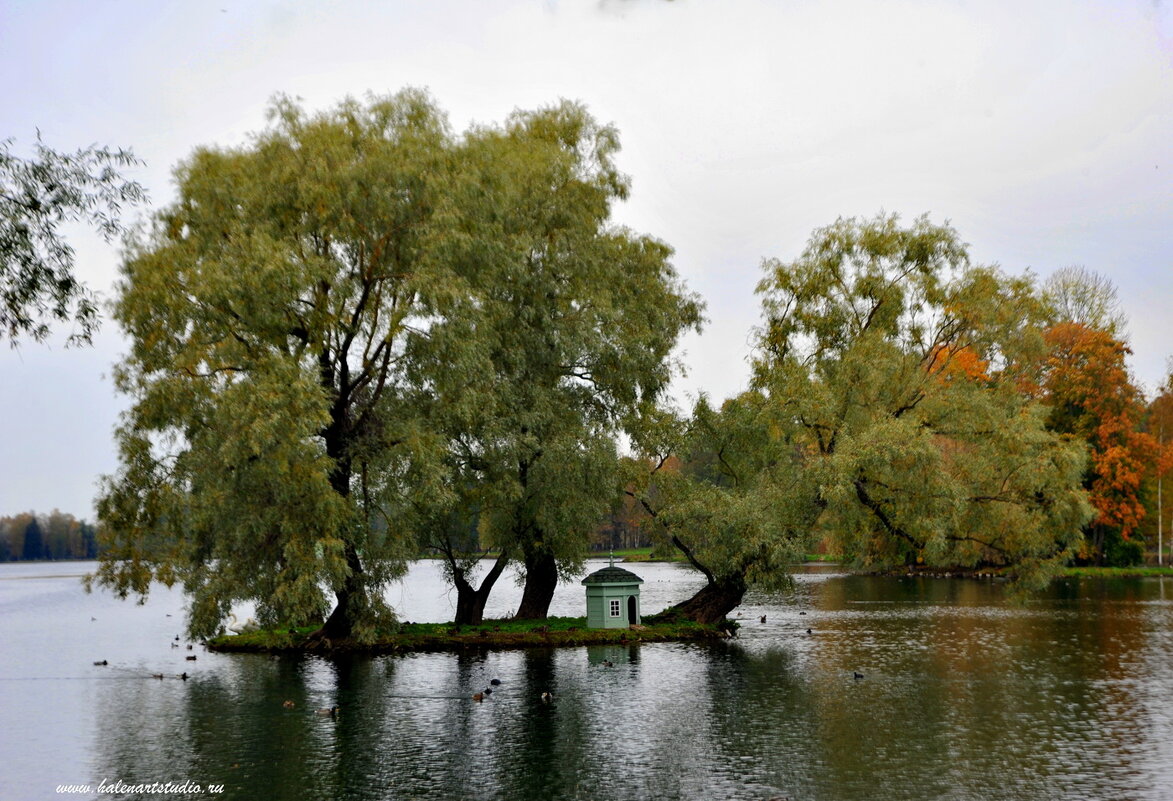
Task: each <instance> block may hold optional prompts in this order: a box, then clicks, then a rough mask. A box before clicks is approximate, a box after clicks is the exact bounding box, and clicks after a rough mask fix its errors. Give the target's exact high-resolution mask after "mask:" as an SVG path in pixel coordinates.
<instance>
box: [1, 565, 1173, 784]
mask: <svg viewBox="0 0 1173 801" xmlns="http://www.w3.org/2000/svg"><path fill="white" fill-rule="evenodd" d="M602 564H603V563H600V562H595V563H592V564H590V565H589V566H588V570H594V569H597V568H598V567H600V566H602ZM628 567H631V568H633V569H634V570H635V572H637V573H638V574H640V575H641V576H642V577H643V578H644V579H645V581H646V583H645V584H644V586H643V609H644V612H645V613H650V612H654V611H658V610H659V609H661V608H663V607H664V606H666V605H668V604H669V603H672V602H674V601H677V600H680V599H682V598H685V597H687V596H688V595H689V594H691V592H692V591H693V590H694V589H695V588H696V587H698V586H699V582H698V580H697V577H696V575H695V574H694V573H692V572H691V571H689V570H687V569H686V568H684V567H682V566H678V565H675V564H638V565H628ZM92 569H93V564H90V563H57V564H31V565H29V564H16V565H0V627H2V631H3V634H4V638H3V640H4V641H3V648H2V651H0V654H2V656H0V715H2V723H3V734H2V735H0V798H2V799H10V800H13V801H24V799H46V798H79V799H82V798H154V799H158V798H207V797H218V798H232V799H299V800H300V799H327V798H346V799H502V801H505V800H508V801H513V800H514V799H534V800H535V801H537V800H538V799H542V800H543V801H544V800H545V799H607V800H608V801H610V800H612V799H614V800H615V801H621V800H622V799H656V800H657V801H658V800H659V799H698V800H700V799H763V800H764V799H769V798H775V797H781V798H787V799H790V800H791V801H803V800H805V799H825V800H826V801H854V800H855V799H868V800H869V801H890V800H893V799H974V800H975V801H978V800H979V799H980V801H991V799H1013V800H1015V801H1022V800H1031V799H1167V798H1173V580H1168V579H1129V580H1066V581H1063V582H1061V583H1058V584H1056V585H1055V586H1054V587H1052V589H1051V590H1049V591H1048V592H1047V593H1045V594H1043V595H1040V596H1036V597H1035V598H1033V599H1031V600H1030V601H1029V602H1027V603H1025V604H1014V603H1011V602H1008V601H1007V599H1006V598H1005V597H1004V594H1003V590H1002V587H1001V586H1000V585H999V584H996V583H994V582H988V581H987V582H983V581H973V580H948V579H938V580H934V579H892V578H867V577H858V576H850V575H845V574H841V573H837V572H835V571H834V570H827V569H809V570H807V571H806V572H803V573H801V574H800V575H798V576H797V578H796V582H795V587H794V589H793V591H791V592H788V593H782V594H778V595H769V596H767V595H753V596H750V597H748V598H747V599H746V603H745V605H744V606H742V607H741V609H740V610H738V611H739V613H740V614H741V617H742V622H743V628H742V630H741V634H740V636H739V638H738V639H736V640H733V641H730V642H728V643H721V644H718V645H703V646H702V645H691V644H690V645H685V644H656V645H642V646H632V647H630V648H628V647H606V648H602V647H599V648H567V649H557V650H526V651H498V652H485V653H482V654H467V655H457V654H417V655H411V656H388V657H374V658H348V659H340V660H326V659H321V658H316V657H306V658H284V657H283V658H270V657H266V656H256V655H221V654H213V653H209V652H206V651H204V650H203V648H201V647H200V646H199V645H195V646H194V649H193V650H191V651H188V650H187V649H186V647H185V645H186V640H184V639H182V632H183V602H184V601H183V597H182V595H181V594H180V593H179V592H177V591H168V590H166V589H163V588H158V589H157V591H155V592H154V593H153V594H152V595H151V598H150V600H149V601H148V603H147V604H146V605H144V606H136V605H135V604H134V603H133V602H122V601H118V600H116V599H114V598H113V597H111V596H110V595H109V594H107V593H102V592H95V593H94V594H93V595H86V594H84V592H83V591H82V589H81V585H80V576H81V575H83V574H84V573H85V572H87V571H88V570H92ZM388 598H389V600H390V601H391V602H392V603H393V604H394V605H395V606H396V607H397V608H398V609H399V610H400V613H401V615H402V616H403V618H405V619H409V620H417V621H442V620H448V619H451V615H452V608H453V600H454V598H453V597H452V596H451V595H450V594H449V593H448V591H447V589H446V587H445V585H444V583H443V581H442V580H441V578H440V575H439V571H438V565H437V564H436V563H433V562H421V563H418V564H416V565H415V566H414V567H413V568H412V571H411V573H410V574H409V576H408V578H407V579H406V581H405V582H404V583H403V584H401V585H396V586H395V587H394V588H392V590H391V591H390V592H389V593H388ZM519 598H520V590H519V589H518V588H517V587H516V586H515V585H514V584H513V583H512V582H510V581H508V580H506V579H504V578H503V579H502V581H501V582H499V585H498V589H497V591H496V592H495V594H494V597H493V598H492V599H491V601H490V609H489V610H488V614H489V615H498V616H499V615H504V614H506V613H508V612H509V611H510V610H511V608H513V607H514V606H515V605H516V603H517V601H518V600H519ZM584 606H585V604H584V602H583V589H582V587H581V586H580V585H578V584H577V583H574V584H567V585H563V586H562V587H561V588H560V590H559V594H558V595H557V597H556V599H555V604H554V607H553V609H552V610H551V612H552V613H553V614H569V615H581V614H584V612H583V609H584ZM248 611H249V610H247V609H242V610H239V611H238V615H240V616H241V617H242V618H243V617H244V616H245V615H247V613H248ZM762 615H765V616H766V622H765V623H761V622H760V617H761V616H762ZM808 628H810V629H811V632H812V633H811V634H807V631H806V630H807V629H808ZM177 635H180V636H181V639H180V643H179V645H180V647H178V648H173V647H172V643H173V642H174V638H175V637H176V636H177ZM188 656H196V657H197V659H196V660H195V661H189V660H188V659H187V657H188ZM97 660H107V661H108V662H109V664H108V665H106V666H95V665H94V664H93V663H94V662H95V661H97ZM604 660H608V661H611V662H613V663H614V667H605V666H603V662H604ZM185 671H186V672H187V673H188V674H189V676H190V678H189V679H188V680H187V681H181V680H179V679H178V678H175V676H176V675H177V674H179V673H182V672H185ZM857 671H858V672H859V673H862V674H863V678H855V677H854V673H855V672H857ZM155 673H163V674H166V675H167V678H165V679H162V680H159V679H154V678H152V677H151V676H152V674H155ZM494 678H497V679H500V681H501V684H500V686H499V687H497V688H496V689H497V691H496V692H495V693H493V695H492V696H491V697H489V698H487V699H486V700H485V701H484V703H476V702H475V701H473V700H472V698H471V696H472V694H473V693H475V692H478V691H480V690H482V689H484V688H485V687H487V686H489V681H490V680H491V679H494ZM543 691H549V692H551V693H553V695H554V699H555V700H554V703H552V704H543V703H542V702H541V700H540V695H541V693H542V692H543ZM287 700H288V701H292V702H293V703H294V706H293V708H292V709H290V708H286V706H284V704H283V702H285V701H287ZM335 705H337V706H338V707H340V708H341V712H340V713H339V715H338V717H337V718H329V717H324V716H318V715H315V714H314V710H315V709H317V708H320V707H330V706H335ZM102 781H105V782H106V783H107V785H109V784H113V783H116V782H122V783H123V787H126V786H130V785H135V784H140V783H150V782H173V783H175V784H180V783H182V782H190V783H192V784H198V785H201V786H203V787H207V786H208V785H214V784H222V785H223V792H222V793H219V794H217V795H215V796H212V795H211V794H210V793H207V792H203V793H197V792H195V791H194V790H193V789H192V788H191V787H190V785H189V788H188V791H187V792H183V793H174V794H171V795H161V794H149V793H146V792H139V793H135V792H130V793H119V792H114V793H105V794H101V793H99V792H98V786H99V782H102ZM67 784H71V785H83V784H92V785H93V788H92V789H91V790H90V791H89V792H78V793H71V794H64V793H58V791H57V788H58V786H59V785H67Z"/></svg>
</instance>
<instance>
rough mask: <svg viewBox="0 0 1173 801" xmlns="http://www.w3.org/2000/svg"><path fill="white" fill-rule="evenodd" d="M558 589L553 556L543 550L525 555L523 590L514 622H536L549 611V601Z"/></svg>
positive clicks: (555, 564) (556, 564) (528, 552)
mask: <svg viewBox="0 0 1173 801" xmlns="http://www.w3.org/2000/svg"><path fill="white" fill-rule="evenodd" d="M557 587H558V563H557V562H556V561H555V560H554V554H552V553H550V552H549V551H548V550H547V549H545V548H538V549H535V550H534V551H528V550H527V553H526V555H525V590H524V591H523V592H522V594H521V605H520V606H519V607H517V614H516V615H514V616H513V617H514V619H515V620H538V619H541V618H545V617H546V616H547V615H548V614H549V611H550V601H552V600H553V598H554V590H555V589H557Z"/></svg>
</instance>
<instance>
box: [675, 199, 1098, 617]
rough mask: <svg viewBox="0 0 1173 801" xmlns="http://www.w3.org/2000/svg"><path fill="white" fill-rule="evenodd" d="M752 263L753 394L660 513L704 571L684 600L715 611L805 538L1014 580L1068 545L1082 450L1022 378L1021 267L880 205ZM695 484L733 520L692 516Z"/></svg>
mask: <svg viewBox="0 0 1173 801" xmlns="http://www.w3.org/2000/svg"><path fill="white" fill-rule="evenodd" d="M765 269H766V278H765V279H764V280H763V281H762V283H761V284H760V286H759V292H760V293H761V295H762V297H763V305H764V310H765V318H766V319H765V325H764V326H763V328H762V329H761V331H760V338H759V341H758V353H757V357H756V359H755V363H754V379H753V381H754V388H753V391H752V392H751V393H749V394H748V395H747V396H745V397H744V398H742V399H740V400H739V401H738V403H737V404H736V407H735V408H734V409H726V410H723V415H722V417H725V418H730V417H732V420H726V421H724V422H722V423H721V426H720V427H718V428H716V429H715V430H717V431H718V432H720V431H722V430H724V432H725V433H723V434H722V436H721V438H720V439H718V440H716V442H717V443H718V444H719V447H716V448H712V447H710V450H713V451H714V452H715V453H716V454H717V456H718V457H719V458H715V459H714V460H713V467H712V469H711V470H710V471H709V473H710V474H709V475H704V474H701V475H698V476H696V477H694V478H692V479H691V480H690V481H689V482H688V483H686V484H685V485H684V486H683V487H682V488H680V489H678V491H677V497H678V498H679V499H680V500H679V501H677V503H676V504H675V505H674V506H673V505H667V506H665V508H664V510H663V511H662V512H661V514H660V515H659V517H662V518H664V520H665V525H666V527H667V531H668V533H669V534H670V535H671V536H673V537H675V538H676V539H678V540H679V541H680V542H679V545H681V546H683V547H684V548H687V553H689V554H691V556H690V558H691V559H692V560H693V562H694V564H698V565H701V566H703V567H704V571H705V575H706V576H707V577H708V579H709V581H708V585H707V586H706V587H705V588H704V589H702V590H701V593H700V594H699V595H698V596H697V599H693V600H692V601H690V602H686V603H685V604H684V605H682V607H683V610H684V611H685V612H686V613H689V614H690V615H691V616H694V617H697V618H698V619H706V620H715V619H720V617H723V616H724V614H725V612H727V611H728V610H729V609H732V608H733V607H734V606H736V604H737V603H739V602H740V600H741V596H742V593H743V592H744V588H745V586H746V584H747V579H753V577H754V576H755V574H761V575H764V576H766V577H769V576H770V575H771V574H772V573H774V572H776V571H777V569H778V567H777V565H778V561H779V560H778V555H779V554H780V553H784V552H785V550H786V549H787V548H790V549H793V548H794V547H795V546H797V545H798V544H801V543H802V542H804V541H809V540H810V538H813V537H815V536H818V537H824V536H825V537H828V538H829V539H830V540H831V542H832V543H833V545H834V546H835V547H836V548H837V549H838V550H839V551H840V552H841V553H843V554H844V555H846V556H848V557H850V558H853V559H854V560H856V562H857V563H858V564H859V565H861V566H863V567H870V568H877V569H883V568H890V567H893V566H900V565H916V564H926V565H948V566H974V565H977V564H991V565H1000V566H1006V567H1009V568H1012V569H1014V570H1015V571H1017V572H1018V574H1019V576H1020V578H1021V579H1022V580H1024V581H1026V582H1038V581H1042V580H1045V578H1046V577H1047V576H1048V575H1049V574H1050V573H1051V572H1053V570H1054V569H1055V568H1056V567H1057V566H1059V565H1061V564H1063V563H1065V562H1066V560H1067V559H1069V558H1070V556H1071V555H1072V553H1073V551H1074V549H1075V548H1076V547H1077V546H1078V545H1079V543H1080V541H1081V533H1080V528H1081V526H1082V525H1083V523H1084V522H1086V521H1087V519H1088V518H1089V517H1090V514H1091V510H1090V507H1089V505H1088V501H1087V497H1086V494H1085V493H1084V492H1083V490H1082V489H1081V474H1082V470H1083V465H1084V462H1085V455H1084V452H1083V448H1082V446H1081V444H1080V443H1078V442H1073V441H1070V440H1069V439H1066V438H1063V437H1061V436H1060V435H1058V434H1055V433H1053V432H1050V431H1048V430H1047V428H1046V426H1045V422H1046V416H1047V409H1046V408H1045V407H1044V406H1042V405H1041V404H1040V403H1039V402H1038V401H1037V400H1035V399H1034V396H1033V394H1032V393H1029V392H1023V391H1022V390H1023V389H1024V387H1026V386H1028V385H1029V384H1030V382H1031V381H1032V380H1033V379H1037V376H1038V369H1039V365H1040V364H1041V360H1042V356H1043V354H1044V343H1043V339H1042V326H1043V322H1044V316H1045V315H1044V312H1045V308H1044V306H1043V304H1042V303H1041V301H1040V300H1039V298H1038V293H1037V292H1036V291H1035V289H1034V287H1033V285H1032V282H1031V281H1030V279H1029V278H1011V277H1007V276H1005V275H1003V274H1001V273H1000V272H999V271H998V270H996V269H993V268H988V267H981V266H975V265H971V264H970V262H969V259H968V254H967V251H966V248H965V246H964V244H963V243H961V242H960V240H959V239H958V236H957V233H956V232H955V231H954V230H953V229H952V228H950V227H949V226H939V225H934V224H932V223H931V222H929V221H928V220H927V219H926V218H920V219H918V220H916V221H915V222H914V223H913V224H912V225H911V226H908V227H904V226H901V225H900V224H899V221H898V220H897V218H895V217H892V216H883V215H881V216H879V217H877V218H875V219H872V220H864V221H859V220H854V219H848V220H839V221H838V222H836V223H835V224H833V225H831V226H828V227H826V228H823V229H820V230H818V231H816V232H815V233H814V234H813V235H812V237H811V239H810V241H809V243H808V244H807V247H806V249H805V250H804V252H803V253H802V255H801V256H800V257H799V258H798V259H796V260H794V261H791V262H782V261H778V260H770V261H767V262H766V263H765ZM734 413H735V414H734ZM719 422H720V421H719ZM710 427H712V426H710ZM745 431H749V432H755V431H756V434H754V435H746V434H745V433H739V432H745ZM743 488H744V489H743ZM747 490H752V492H750V491H747ZM705 495H708V496H712V497H716V498H717V499H718V500H719V501H720V502H721V503H725V504H730V505H731V506H733V508H737V509H742V510H743V511H741V512H740V513H739V516H740V518H741V519H742V520H744V521H746V523H745V524H743V525H742V526H740V530H736V529H734V528H733V527H731V526H729V525H724V529H725V530H722V529H721V526H722V525H723V524H722V523H721V521H720V519H715V520H713V521H712V522H711V523H707V524H706V526H704V527H699V528H697V527H696V526H695V523H693V521H700V522H705V521H706V520H709V518H708V517H706V514H707V513H706V512H705V505H704V503H698V502H696V501H694V500H693V498H695V497H700V498H702V499H703V497H704V496H705ZM755 495H756V496H757V497H758V499H759V502H760V504H761V506H762V509H763V512H762V513H761V514H759V515H758V516H757V517H756V518H755V517H754V516H753V515H752V514H750V512H749V511H746V504H748V503H751V502H752V498H753V497H754V496H755ZM771 518H772V519H773V522H771ZM693 529H695V531H694V530H693ZM699 535H703V536H699ZM702 601H703V603H701V602H702Z"/></svg>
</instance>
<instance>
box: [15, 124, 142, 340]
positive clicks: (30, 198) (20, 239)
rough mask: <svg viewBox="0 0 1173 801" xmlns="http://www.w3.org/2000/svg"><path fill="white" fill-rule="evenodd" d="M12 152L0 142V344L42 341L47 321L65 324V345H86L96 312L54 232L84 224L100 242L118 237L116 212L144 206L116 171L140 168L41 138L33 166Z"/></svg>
mask: <svg viewBox="0 0 1173 801" xmlns="http://www.w3.org/2000/svg"><path fill="white" fill-rule="evenodd" d="M11 145H12V140H11V139H5V140H0V337H6V338H7V339H8V340H9V341H10V342H11V343H16V341H17V340H18V339H19V337H20V336H21V335H22V334H25V335H29V336H31V337H32V338H33V339H34V340H37V341H41V340H44V339H45V338H46V337H47V336H48V335H49V324H48V322H47V320H48V319H50V318H52V319H55V320H58V321H66V320H72V321H73V323H74V324H75V326H76V328H75V330H74V332H73V333H72V334H70V336H69V340H68V341H69V342H71V343H75V344H76V343H83V344H88V343H89V341H90V339H91V337H92V336H93V332H94V331H95V330H96V329H97V327H98V307H97V303H96V302H95V298H94V296H93V294H92V293H91V292H90V291H89V289H87V288H86V285H85V284H84V283H83V282H82V281H81V280H79V279H78V277H77V276H76V274H75V270H74V252H73V248H72V247H71V246H70V244H69V242H68V241H66V240H65V238H64V237H62V235H61V228H62V227H64V226H65V225H67V224H69V223H74V222H83V223H86V224H87V225H89V226H91V227H92V228H94V229H95V230H97V231H98V233H100V234H101V235H102V237H103V238H104V239H105V240H106V241H107V242H109V241H112V240H113V239H115V238H116V237H117V236H118V235H119V234H121V233H122V232H123V226H122V221H121V215H122V208H123V207H124V206H128V205H136V204H139V203H142V202H143V201H144V200H145V199H146V192H145V191H144V190H143V187H142V186H141V185H140V184H139V183H138V182H136V181H132V180H128V179H126V178H123V177H122V176H121V175H120V174H119V170H120V169H126V168H131V167H135V166H138V165H140V164H141V162H140V161H139V160H138V159H137V158H135V156H134V154H133V153H131V152H130V151H129V150H121V149H120V150H111V149H110V148H106V147H101V148H99V147H96V146H90V147H87V148H83V149H81V150H78V151H76V152H74V153H62V152H59V151H56V150H53V149H51V148H48V147H46V146H45V145H44V144H43V143H42V142H41V137H40V134H38V135H37V144H36V146H35V149H36V155H35V156H33V157H32V158H29V159H23V158H20V157H18V156H15V155H13V154H12V151H11Z"/></svg>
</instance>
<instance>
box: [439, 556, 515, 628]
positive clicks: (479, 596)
mask: <svg viewBox="0 0 1173 801" xmlns="http://www.w3.org/2000/svg"><path fill="white" fill-rule="evenodd" d="M507 564H509V557H508V556H506V555H505V554H501V555H500V556H498V557H497V561H496V562H494V563H493V567H492V568H491V569H490V570H489V572H488V574H486V575H485V577H484V579H482V580H481V586H480V587H478V588H476V589H474V588H473V586H472V584H470V583H469V582H468V580H467V579H466V578H465V577H464V571H463V570H460V569H459V568H455V567H454V568H453V572H452V583H453V584H455V585H456V620H455V621H454V622H455V623H456V625H458V626H475V625H476V624H478V623H481V622H483V621H484V619H485V602H486V601H488V600H489V593H490V592H492V590H493V585H494V584H496V583H497V579H498V578H500V577H501V573H503V572H504V571H505V566H506V565H507Z"/></svg>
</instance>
